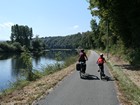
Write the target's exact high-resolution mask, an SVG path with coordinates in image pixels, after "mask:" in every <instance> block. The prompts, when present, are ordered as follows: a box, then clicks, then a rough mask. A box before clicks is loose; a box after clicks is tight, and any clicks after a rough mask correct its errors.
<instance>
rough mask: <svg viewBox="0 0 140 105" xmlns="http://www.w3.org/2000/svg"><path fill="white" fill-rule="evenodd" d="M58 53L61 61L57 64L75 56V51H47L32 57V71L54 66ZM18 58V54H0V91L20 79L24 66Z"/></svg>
mask: <svg viewBox="0 0 140 105" xmlns="http://www.w3.org/2000/svg"><path fill="white" fill-rule="evenodd" d="M58 52H61V53H60V55H59V56H61V60H60V61H59V62H63V61H64V59H66V58H67V57H70V56H72V55H75V54H76V52H75V51H47V52H45V53H43V54H42V55H38V56H35V55H32V65H33V69H36V70H41V68H42V67H43V66H44V67H46V66H47V65H52V64H55V63H56V62H57V61H56V54H57V53H58ZM20 56H21V55H20V54H11V53H2V54H1V53H0V65H1V66H0V72H1V73H0V89H5V88H7V87H8V86H9V81H10V82H13V81H16V80H17V78H20V77H21V73H22V72H21V69H24V68H25V65H24V64H23V61H22V59H21V58H20Z"/></svg>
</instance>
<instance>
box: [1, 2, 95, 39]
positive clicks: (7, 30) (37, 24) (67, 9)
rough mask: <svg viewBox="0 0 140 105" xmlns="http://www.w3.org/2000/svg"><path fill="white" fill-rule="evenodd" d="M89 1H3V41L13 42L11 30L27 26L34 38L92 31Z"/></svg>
mask: <svg viewBox="0 0 140 105" xmlns="http://www.w3.org/2000/svg"><path fill="white" fill-rule="evenodd" d="M88 7H89V3H88V2H87V1H86V0H0V40H10V36H11V26H12V25H15V24H18V25H24V26H25V25H27V26H28V27H30V28H32V29H33V35H34V37H35V36H37V35H39V37H49V36H66V35H72V34H76V33H78V32H86V31H91V28H90V21H91V19H92V18H93V17H92V15H91V13H90V10H88Z"/></svg>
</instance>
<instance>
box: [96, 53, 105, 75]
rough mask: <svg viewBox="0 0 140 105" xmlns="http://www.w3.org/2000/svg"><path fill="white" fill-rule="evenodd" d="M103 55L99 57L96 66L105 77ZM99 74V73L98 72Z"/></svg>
mask: <svg viewBox="0 0 140 105" xmlns="http://www.w3.org/2000/svg"><path fill="white" fill-rule="evenodd" d="M103 56H104V55H103V54H102V53H101V54H100V57H99V58H98V60H97V64H98V66H99V68H100V70H101V72H102V75H103V76H105V74H104V63H105V62H106V60H105V58H104V57H103ZM98 72H99V71H98Z"/></svg>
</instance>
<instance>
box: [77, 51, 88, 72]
mask: <svg viewBox="0 0 140 105" xmlns="http://www.w3.org/2000/svg"><path fill="white" fill-rule="evenodd" d="M86 60H88V57H87V55H86V53H85V52H84V50H83V49H82V50H81V51H80V53H79V59H78V61H79V63H81V64H82V66H81V67H82V72H83V73H85V71H86Z"/></svg>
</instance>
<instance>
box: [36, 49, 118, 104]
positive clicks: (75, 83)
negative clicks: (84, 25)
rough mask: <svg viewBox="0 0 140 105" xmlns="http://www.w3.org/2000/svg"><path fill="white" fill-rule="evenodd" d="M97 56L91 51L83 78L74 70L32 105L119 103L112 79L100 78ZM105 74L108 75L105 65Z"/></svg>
mask: <svg viewBox="0 0 140 105" xmlns="http://www.w3.org/2000/svg"><path fill="white" fill-rule="evenodd" d="M98 56H99V55H98V54H97V53H95V52H93V51H92V52H91V55H90V56H89V59H88V61H87V70H86V73H87V76H86V77H85V79H81V78H80V76H79V72H78V71H75V72H74V73H72V74H71V75H69V76H67V77H66V78H64V79H63V80H62V82H60V83H59V85H58V86H56V87H55V89H54V90H53V91H52V92H50V94H48V95H47V96H46V97H44V98H42V99H41V100H39V101H38V102H36V103H35V104H34V105H120V104H119V101H118V98H117V94H116V90H115V85H114V81H112V80H110V81H106V80H100V77H99V72H97V70H98V66H97V64H96V60H97V58H98ZM105 74H106V75H108V76H110V74H109V73H108V68H107V66H106V65H105Z"/></svg>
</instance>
